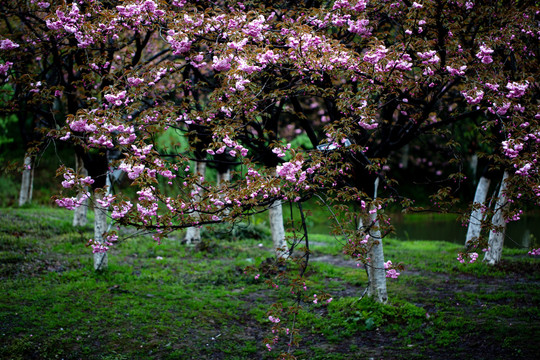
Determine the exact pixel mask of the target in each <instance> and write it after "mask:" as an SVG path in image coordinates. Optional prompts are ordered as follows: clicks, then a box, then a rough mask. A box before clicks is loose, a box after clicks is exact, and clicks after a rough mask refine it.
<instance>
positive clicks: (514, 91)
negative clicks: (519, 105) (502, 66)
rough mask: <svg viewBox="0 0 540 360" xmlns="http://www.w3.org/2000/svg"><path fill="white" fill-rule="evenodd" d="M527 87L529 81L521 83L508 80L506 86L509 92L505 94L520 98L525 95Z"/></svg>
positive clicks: (509, 96)
mask: <svg viewBox="0 0 540 360" xmlns="http://www.w3.org/2000/svg"><path fill="white" fill-rule="evenodd" d="M528 87H529V82H528V81H526V82H525V83H523V84H521V83H518V82H515V81H513V82H508V84H506V88H507V89H508V90H509V93H508V94H507V95H506V97H507V98H520V97H522V96H523V95H525V92H526V91H527V88H528Z"/></svg>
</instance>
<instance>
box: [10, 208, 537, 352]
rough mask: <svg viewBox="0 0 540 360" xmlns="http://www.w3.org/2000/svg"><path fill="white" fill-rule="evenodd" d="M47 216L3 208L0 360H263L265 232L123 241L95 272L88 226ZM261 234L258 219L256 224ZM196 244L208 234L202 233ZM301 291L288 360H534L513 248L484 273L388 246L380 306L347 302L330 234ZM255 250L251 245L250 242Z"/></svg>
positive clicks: (57, 214)
mask: <svg viewBox="0 0 540 360" xmlns="http://www.w3.org/2000/svg"><path fill="white" fill-rule="evenodd" d="M71 216H72V213H71V212H69V211H64V210H59V209H51V208H45V207H43V208H32V207H27V208H24V209H1V210H0V277H1V285H0V286H1V289H0V290H1V295H0V358H4V359H271V358H275V356H276V355H277V353H278V351H279V350H280V347H281V349H283V348H284V346H285V344H284V342H283V343H281V344H278V345H277V349H276V350H275V351H272V352H268V351H267V350H266V348H265V346H264V342H263V339H264V338H265V337H266V336H268V335H269V333H270V328H271V326H270V325H271V324H270V322H269V321H268V318H267V314H266V312H267V310H268V308H269V306H270V304H272V303H274V302H280V301H284V299H286V297H287V294H286V291H285V290H279V291H275V290H271V289H269V288H268V286H267V285H266V284H265V283H264V279H263V277H261V278H260V279H257V280H256V279H255V278H254V276H253V275H252V274H245V273H244V268H245V267H246V266H259V265H260V264H261V263H263V262H264V261H265V259H267V258H268V257H271V255H272V252H271V251H270V249H271V243H270V242H269V240H268V239H266V238H265V236H264V231H259V230H260V229H259V230H256V231H253V230H250V229H251V228H246V229H243V230H242V231H237V232H235V233H227V232H222V233H217V234H215V233H214V234H213V235H212V236H211V237H212V238H213V239H214V240H213V241H208V242H207V243H206V246H205V248H204V251H202V252H201V251H195V249H193V248H190V247H186V246H185V245H182V244H181V242H180V241H179V240H178V238H179V237H180V235H178V236H177V237H176V238H175V237H174V236H173V238H171V239H169V240H165V241H164V242H163V243H162V244H161V245H158V244H156V243H155V242H154V241H153V240H152V239H151V238H150V237H149V236H131V237H129V238H127V239H125V240H122V241H120V242H119V244H118V245H116V246H115V247H114V248H113V249H112V250H111V252H110V255H109V264H110V266H109V269H108V270H107V271H105V272H102V273H96V272H94V271H93V269H92V257H91V253H90V250H89V249H88V248H87V247H85V246H84V244H85V243H86V241H87V239H88V238H91V237H92V226H91V225H89V226H88V227H85V228H82V229H74V228H73V227H72V226H71ZM259 226H261V224H259ZM207 236H210V234H208V235H207ZM311 242H312V254H311V257H312V259H313V260H314V261H313V262H312V263H311V265H310V267H309V270H308V273H307V277H308V278H307V285H308V287H309V289H310V291H313V292H315V293H316V292H322V291H326V292H328V293H330V294H332V296H333V298H334V300H333V301H332V302H331V303H330V304H328V305H321V304H317V305H315V304H312V303H305V304H303V309H302V311H300V313H299V315H298V318H297V327H298V329H299V334H300V336H301V340H300V345H299V347H298V348H296V349H295V355H296V356H297V357H298V358H299V359H369V358H384V359H427V358H430V359H509V358H512V359H531V358H538V357H539V356H540V352H539V350H538V347H537V345H536V340H537V339H538V336H539V335H540V325H539V324H540V322H539V320H540V319H539V318H540V311H539V304H540V287H539V285H540V266H539V264H540V261H539V260H538V259H535V258H531V257H528V256H527V255H526V254H525V251H523V250H522V251H518V250H510V251H506V252H505V254H504V258H505V260H504V262H503V263H502V264H501V265H500V266H497V267H495V268H492V267H488V266H486V265H484V264H482V263H478V264H468V265H463V264H459V263H458V262H457V261H456V259H455V258H456V253H457V251H459V249H460V248H459V246H457V245H455V244H449V243H444V242H425V241H407V242H403V241H397V240H391V239H390V240H386V241H385V253H386V257H387V258H388V259H391V260H392V261H393V262H398V261H399V262H403V263H404V265H405V271H403V272H402V275H401V276H400V278H399V279H397V280H391V281H389V283H388V287H389V295H390V299H391V301H390V302H389V304H388V305H380V304H376V303H373V302H371V301H370V300H369V299H362V300H361V301H358V297H359V296H360V295H361V293H362V292H363V290H364V287H365V285H366V277H365V273H364V272H363V270H362V269H360V268H358V267H356V264H355V263H354V262H353V261H350V260H348V259H346V258H344V257H342V256H341V255H340V250H339V249H340V248H339V244H338V243H337V242H336V240H335V239H334V238H332V237H329V236H324V235H314V236H312V237H311ZM260 244H262V246H260Z"/></svg>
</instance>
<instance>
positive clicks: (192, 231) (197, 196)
mask: <svg viewBox="0 0 540 360" xmlns="http://www.w3.org/2000/svg"><path fill="white" fill-rule="evenodd" d="M205 175H206V163H205V162H203V161H197V162H196V165H195V176H199V177H204V176H205ZM201 199H202V189H201V188H199V187H198V186H197V185H195V189H194V195H193V202H194V203H195V204H196V205H197V206H198V205H199V202H200V201H201ZM191 216H192V217H193V219H194V220H195V221H197V220H199V218H200V216H199V213H198V212H193V213H192V214H191ZM184 241H185V242H186V244H188V245H197V244H198V243H200V242H201V227H200V226H191V227H189V228H187V230H186V236H185V237H184Z"/></svg>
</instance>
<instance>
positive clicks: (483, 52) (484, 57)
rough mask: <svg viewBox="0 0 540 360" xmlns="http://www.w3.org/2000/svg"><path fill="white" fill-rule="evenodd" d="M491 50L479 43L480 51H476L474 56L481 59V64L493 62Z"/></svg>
mask: <svg viewBox="0 0 540 360" xmlns="http://www.w3.org/2000/svg"><path fill="white" fill-rule="evenodd" d="M493 52H494V51H493V50H492V49H490V48H488V47H487V46H485V45H480V51H479V52H478V53H476V57H477V58H478V59H480V61H482V63H483V64H491V63H492V62H493V58H492V57H491V54H493Z"/></svg>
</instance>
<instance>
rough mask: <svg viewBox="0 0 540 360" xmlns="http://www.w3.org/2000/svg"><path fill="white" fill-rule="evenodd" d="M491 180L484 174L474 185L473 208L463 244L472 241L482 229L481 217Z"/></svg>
mask: <svg viewBox="0 0 540 360" xmlns="http://www.w3.org/2000/svg"><path fill="white" fill-rule="evenodd" d="M490 183H491V180H490V179H488V178H487V177H485V176H482V177H481V178H480V181H478V185H477V186H476V192H475V194H474V202H473V210H472V212H471V216H470V218H469V226H468V228H467V237H466V238H465V246H467V245H468V244H469V243H470V242H471V241H474V240H476V239H478V237H480V232H481V231H482V219H483V218H484V212H485V211H484V209H485V208H484V203H485V202H486V197H487V193H488V190H489V184H490Z"/></svg>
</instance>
